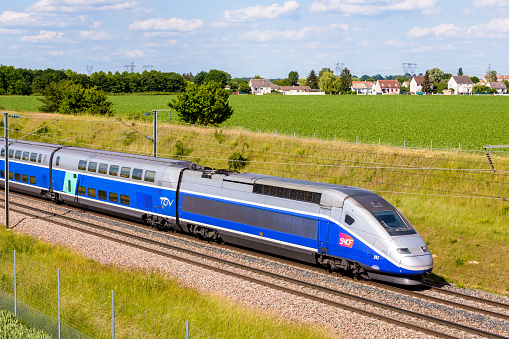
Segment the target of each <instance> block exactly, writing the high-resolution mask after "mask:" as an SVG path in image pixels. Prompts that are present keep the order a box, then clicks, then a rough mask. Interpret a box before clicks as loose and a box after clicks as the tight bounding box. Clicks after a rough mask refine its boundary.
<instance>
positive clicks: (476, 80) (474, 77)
mask: <svg viewBox="0 0 509 339" xmlns="http://www.w3.org/2000/svg"><path fill="white" fill-rule="evenodd" d="M470 80H472V82H473V83H474V85H475V84H476V83H478V82H479V78H478V77H476V76H475V75H474V76H473V77H470Z"/></svg>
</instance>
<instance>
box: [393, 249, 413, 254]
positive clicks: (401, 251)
mask: <svg viewBox="0 0 509 339" xmlns="http://www.w3.org/2000/svg"><path fill="white" fill-rule="evenodd" d="M396 251H398V253H401V254H410V253H411V252H410V249H408V248H398V249H397V250H396Z"/></svg>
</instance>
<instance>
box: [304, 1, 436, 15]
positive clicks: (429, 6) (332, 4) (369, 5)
mask: <svg viewBox="0 0 509 339" xmlns="http://www.w3.org/2000/svg"><path fill="white" fill-rule="evenodd" d="M437 2H438V0H380V1H373V0H363V1H359V0H316V1H315V2H313V4H312V5H311V7H310V8H309V10H310V11H312V12H318V13H322V12H340V13H344V14H363V15H372V14H377V13H380V12H385V11H420V12H422V13H423V14H426V15H428V14H436V13H438V9H437V8H436V5H437Z"/></svg>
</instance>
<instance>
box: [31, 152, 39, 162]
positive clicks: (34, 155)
mask: <svg viewBox="0 0 509 339" xmlns="http://www.w3.org/2000/svg"><path fill="white" fill-rule="evenodd" d="M30 161H33V162H36V161H37V153H30Z"/></svg>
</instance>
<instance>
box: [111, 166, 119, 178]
mask: <svg viewBox="0 0 509 339" xmlns="http://www.w3.org/2000/svg"><path fill="white" fill-rule="evenodd" d="M110 175H114V176H117V175H118V166H117V165H111V166H110Z"/></svg>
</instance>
